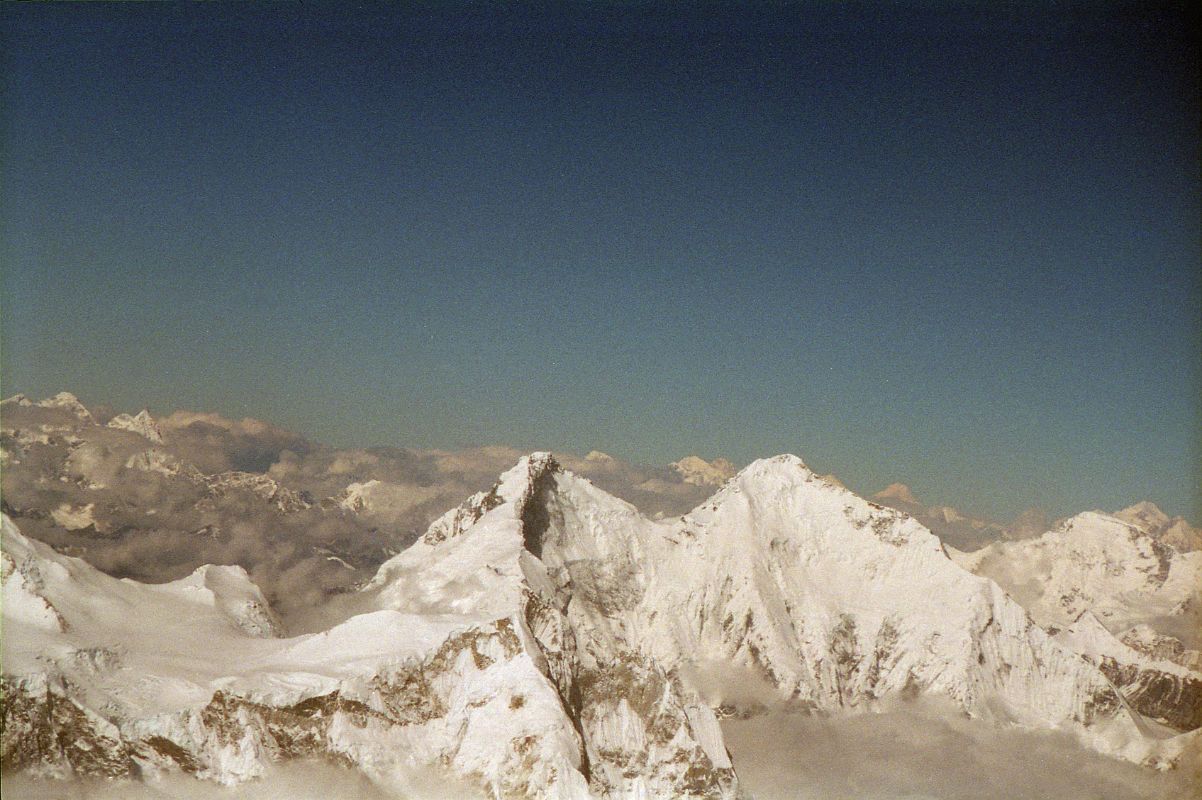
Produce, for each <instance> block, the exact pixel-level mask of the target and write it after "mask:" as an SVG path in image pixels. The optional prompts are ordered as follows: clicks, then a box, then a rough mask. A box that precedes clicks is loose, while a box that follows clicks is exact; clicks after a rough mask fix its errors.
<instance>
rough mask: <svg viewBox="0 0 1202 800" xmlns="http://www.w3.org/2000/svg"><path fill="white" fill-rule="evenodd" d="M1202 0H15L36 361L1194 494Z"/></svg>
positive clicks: (506, 436)
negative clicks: (1191, 11) (320, 1)
mask: <svg viewBox="0 0 1202 800" xmlns="http://www.w3.org/2000/svg"><path fill="white" fill-rule="evenodd" d="M1183 8H1184V6H1182V5H1163V6H1154V5H1149V4H1146V3H1140V4H1099V3H1089V4H1055V5H1053V4H1050V3H1048V4H1043V3H1038V4H1017V5H1010V6H1008V8H1007V10H1004V11H1000V10H995V9H993V8H992V4H981V5H979V6H974V5H971V4H944V3H921V4H918V3H916V4H896V5H885V4H877V3H874V4H864V5H855V4H853V5H835V4H807V5H789V4H773V5H761V6H754V7H752V8H740V7H736V6H729V5H705V6H702V5H690V6H688V7H686V8H683V9H678V8H674V7H672V6H669V5H666V4H665V5H657V4H643V3H629V4H616V3H615V4H600V5H584V4H579V5H556V6H546V7H542V6H538V5H523V6H520V7H517V8H516V10H515V9H514V8H509V9H502V7H501V6H500V5H492V4H487V3H483V4H463V5H453V4H431V5H429V6H409V7H406V8H404V9H401V8H397V7H394V6H374V5H364V4H357V5H356V6H355V7H353V8H352V7H349V6H345V5H343V6H332V5H329V6H322V5H306V6H299V5H296V6H294V5H270V6H268V5H253V6H249V7H242V8H234V7H231V6H225V5H221V6H210V5H188V6H176V5H171V6H157V5H156V6H147V5H142V4H120V5H87V6H79V5H73V6H49V5H32V6H19V7H15V8H14V7H13V6H7V7H6V8H5V9H4V10H3V12H0V23H2V30H3V42H4V47H3V51H4V56H3V58H4V64H3V68H4V73H5V75H6V80H5V83H4V85H3V120H2V123H3V125H2V136H3V158H2V161H0V178H2V184H0V185H2V187H3V188H2V189H0V225H2V229H0V232H2V234H3V235H2V239H3V243H2V244H0V247H2V249H0V258H2V259H3V264H4V269H3V277H2V280H3V295H4V297H3V308H2V310H0V311H2V318H0V320H2V321H0V325H2V328H0V335H2V345H3V352H2V358H3V361H2V364H0V379H2V380H3V383H4V392H5V394H11V393H14V392H18V391H21V392H25V393H28V394H31V395H35V396H38V395H46V394H51V393H54V392H56V391H59V390H60V389H70V390H71V391H73V392H75V393H76V394H78V395H79V396H80V397H81V398H82V399H84V401H85V402H89V403H108V404H111V405H114V406H116V407H118V408H123V409H129V410H136V408H138V407H140V406H142V405H149V406H150V407H151V408H152V410H154V411H156V412H159V413H163V412H167V411H170V410H172V409H174V408H194V409H205V410H216V411H220V412H222V413H225V414H227V415H244V414H245V415H252V416H257V417H261V418H265V419H268V420H272V421H274V422H276V423H278V424H281V425H284V426H286V427H290V428H293V429H295V430H298V431H300V432H303V433H306V434H308V435H310V436H312V437H314V438H317V439H319V440H322V441H327V442H330V443H333V444H340V445H369V444H390V445H412V446H444V447H454V446H461V445H467V444H475V443H503V444H511V445H515V446H519V447H529V448H534V447H540V448H543V447H545V448H552V449H563V450H571V451H575V452H587V451H588V450H590V449H594V448H597V449H603V450H606V451H608V452H611V453H613V454H615V455H618V456H621V457H623V458H627V459H630V460H634V461H640V462H646V463H666V462H667V461H669V460H674V459H675V458H678V457H680V456H681V455H684V454H686V453H694V452H696V453H700V454H703V455H707V456H711V457H712V456H718V455H722V456H726V457H728V458H731V459H732V460H734V461H736V462H745V461H748V460H750V459H752V458H755V457H758V456H764V455H770V454H775V453H779V452H785V451H789V452H796V453H798V454H799V455H801V456H802V457H803V458H804V459H806V460H807V462H809V463H810V464H811V465H812V466H814V467H815V468H817V469H821V470H823V471H834V472H836V473H838V474H839V475H841V476H843V477H844V478H845V480H847V481H848V482H849V484H850V485H852V486H854V487H856V488H860V489H862V490H870V489H875V488H879V487H880V486H883V485H884V484H885V483H888V482H890V481H892V480H899V479H900V480H904V481H906V482H907V483H909V484H911V485H912V486H913V487H914V490H915V492H916V493H917V494H918V495H919V496H920V497H922V498H924V499H927V500H929V501H931V502H946V503H955V504H958V505H960V506H962V507H965V508H968V509H971V510H975V511H977V512H980V513H985V514H991V515H995V516H999V517H1007V516H1010V515H1013V514H1015V513H1017V512H1018V511H1020V510H1022V509H1023V508H1026V507H1028V506H1034V505H1038V506H1042V507H1044V508H1046V509H1047V510H1049V511H1051V512H1052V513H1068V512H1072V511H1076V510H1080V509H1083V508H1089V507H1103V508H1117V507H1119V506H1122V505H1126V504H1128V503H1130V502H1134V501H1135V500H1138V499H1142V498H1150V499H1153V500H1155V501H1156V502H1158V503H1160V504H1162V506H1163V507H1165V508H1166V510H1168V511H1170V512H1172V513H1184V514H1187V515H1191V516H1192V517H1193V518H1194V519H1195V520H1198V519H1200V518H1202V499H1200V496H1199V495H1200V490H1199V484H1200V477H1202V445H1200V442H1199V435H1200V434H1199V432H1200V431H1202V409H1200V404H1202V400H1200V398H1202V359H1200V358H1199V353H1200V344H1202V323H1200V317H1202V312H1200V308H1202V277H1200V273H1202V270H1200V266H1199V254H1200V248H1202V223H1200V219H1202V191H1200V180H1199V173H1200V164H1199V134H1198V130H1199V101H1198V89H1199V86H1198V72H1197V49H1196V43H1195V39H1194V38H1193V37H1192V34H1191V33H1190V31H1191V29H1192V30H1195V31H1196V20H1194V19H1192V18H1190V17H1189V16H1188V14H1187V13H1186V12H1185V11H1183V10H1182V9H1183ZM1191 26H1194V27H1192V28H1191Z"/></svg>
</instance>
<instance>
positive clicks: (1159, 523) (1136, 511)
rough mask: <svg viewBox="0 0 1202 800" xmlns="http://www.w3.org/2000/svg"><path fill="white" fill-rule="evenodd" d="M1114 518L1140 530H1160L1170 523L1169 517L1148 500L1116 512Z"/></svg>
mask: <svg viewBox="0 0 1202 800" xmlns="http://www.w3.org/2000/svg"><path fill="white" fill-rule="evenodd" d="M1114 516H1116V517H1118V518H1119V519H1121V520H1122V521H1123V522H1130V523H1131V524H1132V525H1138V526H1140V527H1141V528H1153V529H1155V528H1160V527H1163V526H1165V525H1167V524H1168V523H1169V522H1170V518H1169V515H1168V514H1166V513H1164V512H1163V511H1161V510H1160V507H1159V506H1157V505H1156V504H1155V503H1153V502H1151V501H1149V500H1143V501H1141V502H1139V503H1136V504H1135V505H1132V506H1127V507H1126V508H1124V509H1123V510H1122V511H1116V512H1114Z"/></svg>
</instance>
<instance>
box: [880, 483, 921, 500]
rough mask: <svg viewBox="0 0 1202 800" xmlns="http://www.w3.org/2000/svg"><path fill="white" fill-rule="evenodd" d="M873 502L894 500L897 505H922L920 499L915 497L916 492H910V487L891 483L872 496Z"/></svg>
mask: <svg viewBox="0 0 1202 800" xmlns="http://www.w3.org/2000/svg"><path fill="white" fill-rule="evenodd" d="M872 499H873V500H886V501H889V500H892V501H893V502H896V503H905V504H907V505H913V506H917V505H921V503H919V502H918V498H917V497H915V496H914V492H912V491H910V487H909V486H906V485H905V484H904V483H891V484H889V485H888V486H886V487H885V488H884V489H881V490H880V491H879V492H877V493H876V494H874V495H873V496H872Z"/></svg>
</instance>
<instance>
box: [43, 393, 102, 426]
mask: <svg viewBox="0 0 1202 800" xmlns="http://www.w3.org/2000/svg"><path fill="white" fill-rule="evenodd" d="M34 405H36V406H38V407H40V408H62V409H66V410H67V411H70V412H71V413H72V414H74V415H75V416H76V417H78V418H79V419H81V420H83V421H84V422H94V421H95V420H93V418H92V412H90V411H88V409H87V408H86V407H85V406H84V404H83V403H81V402H79V398H78V397H76V396H75V395H73V394H71V393H70V392H59V393H58V394H56V395H55V396H54V397H48V398H46V399H45V400H39V401H38V402H37V403H35V404H34Z"/></svg>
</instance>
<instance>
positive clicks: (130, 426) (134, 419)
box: [108, 408, 163, 444]
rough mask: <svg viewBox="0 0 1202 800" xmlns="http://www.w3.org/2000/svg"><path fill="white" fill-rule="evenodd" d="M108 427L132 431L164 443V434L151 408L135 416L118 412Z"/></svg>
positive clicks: (158, 442) (153, 440)
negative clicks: (151, 412) (152, 414)
mask: <svg viewBox="0 0 1202 800" xmlns="http://www.w3.org/2000/svg"><path fill="white" fill-rule="evenodd" d="M108 427H110V428H116V429H118V430H124V431H131V432H133V433H136V434H138V435H140V436H145V437H146V438H147V439H149V440H150V441H152V442H154V443H156V444H162V443H163V434H162V432H161V431H160V430H159V426H158V423H157V422H155V420H154V417H152V416H150V410H149V409H145V408H144V409H142V410H141V411H139V412H138V413H137V414H135V415H133V416H130V415H129V414H118V415H117V416H115V417H113V418H112V419H111V420H109V422H108Z"/></svg>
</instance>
